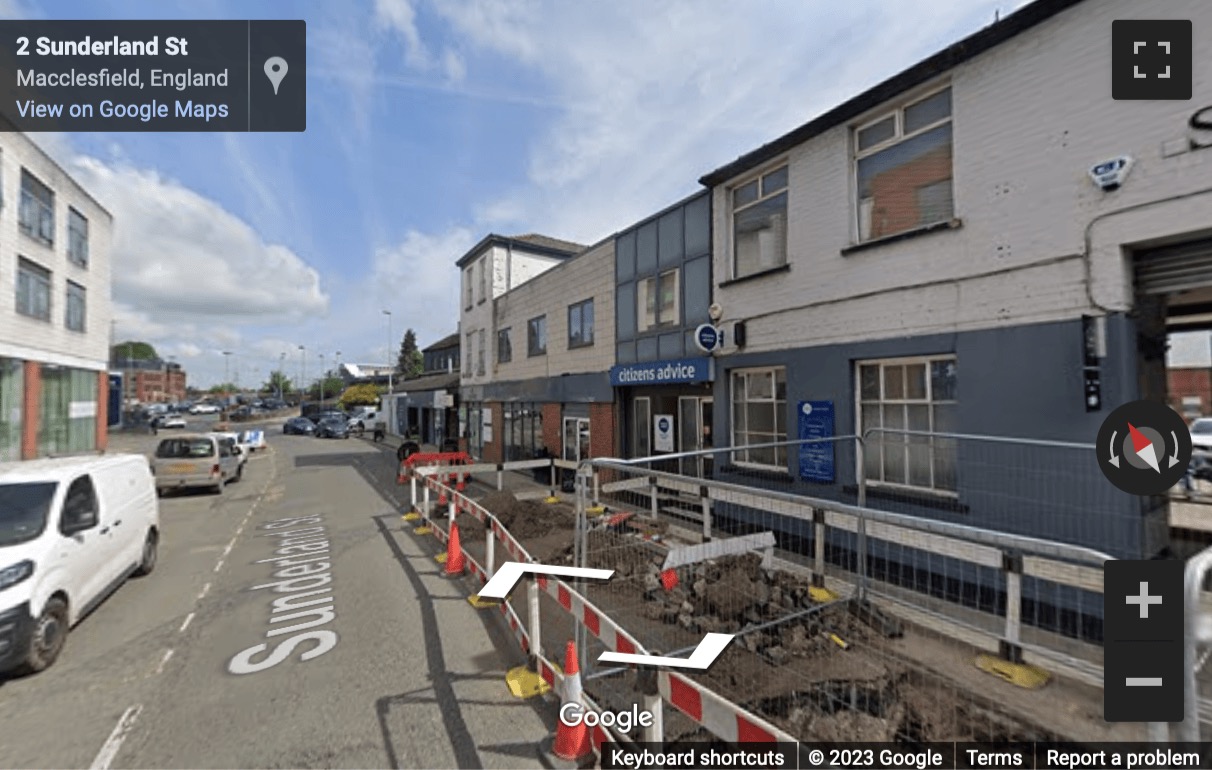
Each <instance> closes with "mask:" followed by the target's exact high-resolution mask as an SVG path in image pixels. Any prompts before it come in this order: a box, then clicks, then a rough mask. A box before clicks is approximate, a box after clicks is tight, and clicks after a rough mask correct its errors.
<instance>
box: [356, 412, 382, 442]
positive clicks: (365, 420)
mask: <svg viewBox="0 0 1212 770" xmlns="http://www.w3.org/2000/svg"><path fill="white" fill-rule="evenodd" d="M378 421H379V410H378V409H359V410H357V411H355V412H354V413H353V415H351V416H350V418H349V432H350V433H352V434H354V435H355V436H361V435H362V434H363V433H365V432H366V431H368V430H371V429H372V428H374V425H375V423H376V422H378Z"/></svg>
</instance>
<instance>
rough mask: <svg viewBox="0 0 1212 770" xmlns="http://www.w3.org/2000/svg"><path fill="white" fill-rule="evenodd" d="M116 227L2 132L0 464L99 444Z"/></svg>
mask: <svg viewBox="0 0 1212 770" xmlns="http://www.w3.org/2000/svg"><path fill="white" fill-rule="evenodd" d="M112 229H113V220H112V217H111V216H110V214H109V212H107V211H106V210H105V209H104V208H103V207H102V206H101V204H99V203H98V202H97V201H96V200H95V199H93V198H92V196H90V195H89V194H88V192H87V191H85V190H84V189H83V188H81V187H80V186H79V185H78V184H77V183H76V182H75V180H73V179H72V178H71V177H70V176H68V174H67V172H65V171H64V170H63V169H62V168H61V167H59V165H58V164H56V163H55V162H54V161H53V160H52V159H51V158H50V157H49V156H48V155H46V154H45V153H44V152H42V150H41V149H39V148H38V147H37V146H36V145H35V144H34V143H33V142H31V141H30V140H29V138H27V137H26V136H25V135H23V134H20V133H16V132H4V133H0V461H4V460H13V459H29V458H33V457H39V456H45V455H48V454H64V453H69V452H81V451H89V450H94V449H100V448H104V446H105V439H106V435H107V419H106V416H107V401H108V384H109V383H108V361H109V346H110V319H111V316H112V306H111V301H110V269H111V263H110V239H111V233H112Z"/></svg>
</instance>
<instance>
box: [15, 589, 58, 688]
mask: <svg viewBox="0 0 1212 770" xmlns="http://www.w3.org/2000/svg"><path fill="white" fill-rule="evenodd" d="M67 632H68V623H67V602H65V601H63V600H62V599H60V598H59V597H57V596H55V597H52V598H51V599H50V600H49V601H47V602H46V606H45V607H43V608H42V614H41V615H39V616H38V619H37V620H35V621H34V632H33V634H32V635H31V637H30V640H29V652H27V653H26V654H25V663H24V665H23V666H22V669H23V670H24V671H25V672H27V673H31V674H32V673H35V672H37V671H42V670H43V669H45V668H47V667H48V666H50V665H51V664H52V663H54V662H55V659H56V658H58V657H59V653H60V652H62V651H63V645H64V643H66V642H67Z"/></svg>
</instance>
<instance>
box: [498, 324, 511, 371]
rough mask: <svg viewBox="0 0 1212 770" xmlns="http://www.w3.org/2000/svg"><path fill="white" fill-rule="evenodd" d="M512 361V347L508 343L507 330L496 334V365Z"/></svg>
mask: <svg viewBox="0 0 1212 770" xmlns="http://www.w3.org/2000/svg"><path fill="white" fill-rule="evenodd" d="M512 360H513V345H511V344H510V342H509V329H501V330H500V331H499V332H497V363H498V364H504V363H508V362H510V361H512Z"/></svg>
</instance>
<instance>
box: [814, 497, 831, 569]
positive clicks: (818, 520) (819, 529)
mask: <svg viewBox="0 0 1212 770" xmlns="http://www.w3.org/2000/svg"><path fill="white" fill-rule="evenodd" d="M827 531H828V530H827V528H826V526H825V512H824V511H823V510H821V509H819V508H813V509H812V534H813V537H812V539H813V551H814V553H813V557H812V583H813V585H815V586H818V587H820V588H824V587H825V534H826V532H827Z"/></svg>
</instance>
